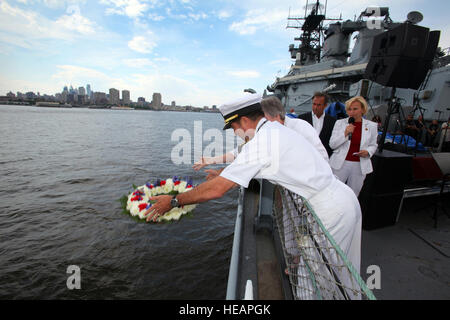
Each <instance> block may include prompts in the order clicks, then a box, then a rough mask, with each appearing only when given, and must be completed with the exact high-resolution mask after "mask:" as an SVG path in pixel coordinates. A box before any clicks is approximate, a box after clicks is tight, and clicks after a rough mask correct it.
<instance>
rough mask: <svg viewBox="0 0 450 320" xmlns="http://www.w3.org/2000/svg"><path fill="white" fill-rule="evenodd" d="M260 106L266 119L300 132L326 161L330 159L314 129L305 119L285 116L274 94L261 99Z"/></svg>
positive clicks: (282, 107) (281, 105)
mask: <svg viewBox="0 0 450 320" xmlns="http://www.w3.org/2000/svg"><path fill="white" fill-rule="evenodd" d="M261 108H262V110H263V112H264V116H265V117H266V118H267V120H269V121H278V122H279V123H281V124H283V125H285V126H286V127H288V128H289V129H292V130H294V131H295V132H297V133H299V134H301V135H302V136H303V137H304V138H305V139H306V141H308V142H309V143H311V144H312V145H313V146H314V148H316V149H317V151H319V153H320V154H321V155H322V157H323V158H324V159H325V160H326V161H327V162H328V161H330V159H329V157H328V152H327V150H326V149H325V147H324V146H323V144H322V141H321V140H320V137H319V135H318V134H317V131H316V129H314V127H313V126H312V125H310V124H309V123H308V122H307V121H305V120H302V119H298V118H294V119H293V118H289V117H286V111H285V110H284V106H283V104H282V103H281V101H280V99H278V98H277V97H275V96H272V97H268V98H265V99H263V100H262V101H261Z"/></svg>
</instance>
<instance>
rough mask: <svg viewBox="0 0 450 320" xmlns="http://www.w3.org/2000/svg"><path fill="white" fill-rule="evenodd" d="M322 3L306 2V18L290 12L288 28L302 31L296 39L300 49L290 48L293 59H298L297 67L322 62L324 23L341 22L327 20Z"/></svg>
mask: <svg viewBox="0 0 450 320" xmlns="http://www.w3.org/2000/svg"><path fill="white" fill-rule="evenodd" d="M327 4H328V1H326V2H325V6H324V5H322V4H321V3H320V1H319V0H317V1H315V3H309V1H308V0H307V1H306V6H305V16H304V17H292V16H291V15H290V11H289V17H288V24H287V26H286V28H293V29H299V30H301V34H300V36H299V37H297V38H294V40H295V41H300V45H299V47H298V48H295V46H294V45H293V44H291V45H290V46H289V51H290V52H291V57H292V59H296V64H297V65H309V64H314V63H317V62H320V52H321V50H322V44H323V34H324V32H323V31H324V27H323V23H324V21H331V20H340V19H330V18H326V10H327V9H326V7H327Z"/></svg>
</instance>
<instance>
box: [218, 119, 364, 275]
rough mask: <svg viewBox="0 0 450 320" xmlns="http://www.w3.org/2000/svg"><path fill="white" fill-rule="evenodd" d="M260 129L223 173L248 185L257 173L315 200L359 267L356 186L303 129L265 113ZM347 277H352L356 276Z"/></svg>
mask: <svg viewBox="0 0 450 320" xmlns="http://www.w3.org/2000/svg"><path fill="white" fill-rule="evenodd" d="M256 131H257V132H256V134H255V136H254V137H253V139H252V140H250V141H249V142H248V143H247V144H245V145H244V147H243V148H242V151H241V153H239V155H238V156H237V158H236V159H235V160H234V161H233V162H232V163H231V164H230V165H229V166H227V167H226V168H225V169H224V170H223V171H222V173H221V174H220V175H221V176H222V177H224V178H226V179H228V180H231V181H233V182H235V183H237V184H239V185H241V186H243V187H246V188H247V187H248V184H249V182H250V180H251V179H253V178H254V179H266V180H269V181H270V182H271V183H273V184H278V185H281V186H282V187H284V188H286V189H288V190H290V191H291V192H294V193H296V194H298V195H300V196H302V197H304V198H306V199H307V200H309V202H310V204H311V206H312V208H313V210H314V211H315V213H316V214H317V215H318V217H319V218H320V219H321V221H322V223H323V224H324V226H325V228H327V230H328V231H329V233H330V234H331V235H332V237H333V238H334V239H335V241H336V242H337V244H338V245H339V246H340V247H341V249H342V250H343V252H344V253H345V254H346V255H347V257H348V259H349V260H350V262H351V263H352V264H353V266H354V267H355V269H356V270H357V272H359V270H360V260H361V208H360V206H359V202H358V199H357V198H356V196H355V194H354V192H353V191H352V190H351V189H350V188H349V187H348V186H346V185H345V184H343V183H342V182H340V181H339V180H338V179H336V177H335V176H334V175H333V173H332V171H331V168H330V166H329V165H328V163H327V161H325V160H324V158H323V157H322V156H321V154H320V153H319V152H318V151H317V149H315V148H314V147H313V146H312V145H311V144H310V143H309V142H308V141H306V139H305V138H304V137H303V136H301V135H300V134H298V133H297V132H295V131H293V130H291V129H289V128H287V127H285V126H283V125H281V124H280V123H278V122H270V121H267V120H266V119H265V118H263V119H261V120H260V121H259V122H258V125H257V127H256ZM294 141H295V143H294ZM264 147H266V149H265V148H264ZM342 281H343V282H344V283H349V281H350V279H343V280H342Z"/></svg>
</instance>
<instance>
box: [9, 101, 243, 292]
mask: <svg viewBox="0 0 450 320" xmlns="http://www.w3.org/2000/svg"><path fill="white" fill-rule="evenodd" d="M196 120H201V121H202V126H203V130H204V131H205V130H207V129H209V128H221V127H222V125H223V120H222V118H221V116H220V114H207V113H178V112H151V111H150V112H149V111H124V110H89V109H55V108H37V107H28V106H0V299H224V298H225V294H226V282H227V277H228V268H229V260H230V255H231V247H232V239H233V231H234V223H235V215H236V207H237V190H236V189H235V190H232V191H230V192H228V194H227V195H225V196H224V197H223V198H221V199H218V200H214V201H210V202H207V203H204V204H200V205H199V206H198V207H197V208H196V210H195V211H194V216H193V217H192V218H184V219H182V220H180V221H179V222H176V223H169V224H158V225H155V224H146V223H138V222H136V221H135V220H133V219H132V218H131V217H129V216H127V215H125V214H122V213H121V211H122V210H121V207H120V203H119V202H118V201H117V200H118V199H119V198H120V197H121V196H123V195H124V194H126V193H128V192H129V191H131V185H132V184H136V185H142V184H144V183H145V182H147V181H149V180H150V181H154V180H155V179H156V178H166V177H171V176H173V175H181V176H187V175H191V176H192V177H193V179H194V183H195V184H199V183H201V182H202V181H204V177H205V173H204V172H199V173H197V172H194V171H193V170H192V169H191V166H190V165H174V164H173V163H172V162H171V160H170V155H171V150H172V148H173V147H174V146H175V145H176V144H177V143H178V142H173V141H171V134H172V131H173V129H175V128H186V129H188V130H189V131H190V132H193V128H194V125H193V122H194V121H196ZM70 265H77V266H79V267H80V269H81V290H68V289H67V286H66V281H67V278H68V277H69V276H70V274H67V273H66V271H67V267H68V266H70Z"/></svg>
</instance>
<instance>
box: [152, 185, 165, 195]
mask: <svg viewBox="0 0 450 320" xmlns="http://www.w3.org/2000/svg"><path fill="white" fill-rule="evenodd" d="M154 189H155V194H154V195H155V196H157V195H158V194H161V193H163V191H164V190H163V188H162V187H156V188H154Z"/></svg>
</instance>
